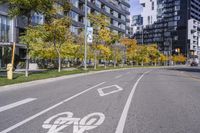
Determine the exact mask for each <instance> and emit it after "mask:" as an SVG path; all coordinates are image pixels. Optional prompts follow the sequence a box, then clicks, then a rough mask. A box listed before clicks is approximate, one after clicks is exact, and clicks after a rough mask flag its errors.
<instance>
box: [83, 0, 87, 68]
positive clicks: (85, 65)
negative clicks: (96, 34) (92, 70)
mask: <svg viewBox="0 0 200 133" xmlns="http://www.w3.org/2000/svg"><path fill="white" fill-rule="evenodd" d="M84 70H87V0H85V51H84Z"/></svg>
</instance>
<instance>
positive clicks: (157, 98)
mask: <svg viewBox="0 0 200 133" xmlns="http://www.w3.org/2000/svg"><path fill="white" fill-rule="evenodd" d="M0 133H200V69H199V68H186V67H176V68H175V67H173V68H137V69H128V70H120V71H111V72H102V73H96V74H90V75H84V76H79V77H73V78H67V79H64V78H63V79H60V80H56V81H51V82H44V83H43V84H41V83H40V84H31V85H30V86H24V87H23V86H20V87H17V88H13V87H12V88H10V89H9V87H8V88H7V89H1V88H0Z"/></svg>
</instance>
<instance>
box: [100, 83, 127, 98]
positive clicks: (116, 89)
mask: <svg viewBox="0 0 200 133" xmlns="http://www.w3.org/2000/svg"><path fill="white" fill-rule="evenodd" d="M109 88H114V90H112V91H109V92H107V93H105V92H104V91H105V90H106V89H109ZM103 90H104V91H103ZM122 90H123V89H122V88H121V87H120V86H118V85H111V86H106V87H103V88H99V89H97V91H98V92H99V95H100V96H102V97H103V96H106V95H110V94H113V93H117V92H119V91H122Z"/></svg>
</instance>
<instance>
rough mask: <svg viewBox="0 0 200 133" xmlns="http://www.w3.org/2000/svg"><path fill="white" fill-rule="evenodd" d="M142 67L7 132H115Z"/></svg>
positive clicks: (77, 96)
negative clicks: (138, 70)
mask: <svg viewBox="0 0 200 133" xmlns="http://www.w3.org/2000/svg"><path fill="white" fill-rule="evenodd" d="M143 71H144V70H141V71H140V72H133V71H131V72H130V73H129V74H127V75H123V77H121V78H118V79H114V80H112V81H110V82H106V83H104V82H102V83H100V84H98V85H96V86H94V88H89V91H88V92H86V93H84V94H80V95H76V97H72V98H71V99H66V100H65V101H62V102H61V103H60V104H59V105H58V106H56V107H55V108H52V109H51V110H49V111H48V112H46V113H44V114H43V115H40V116H38V117H36V118H35V119H33V120H31V121H29V122H27V123H25V124H23V125H22V126H19V127H17V128H16V129H14V130H11V131H10V132H13V133H27V132H30V133H105V132H106V133H114V132H115V130H116V128H117V124H118V121H119V119H120V116H121V113H122V111H123V109H124V105H125V103H126V101H127V98H128V96H129V94H130V91H131V89H132V87H133V85H134V83H135V82H136V81H137V79H138V78H139V77H140V76H141V75H142V73H143ZM133 74H134V76H133Z"/></svg>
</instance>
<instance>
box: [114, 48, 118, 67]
mask: <svg viewBox="0 0 200 133" xmlns="http://www.w3.org/2000/svg"><path fill="white" fill-rule="evenodd" d="M116 52H117V51H116V48H115V52H114V53H115V54H114V68H116V64H117V59H116Z"/></svg>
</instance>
